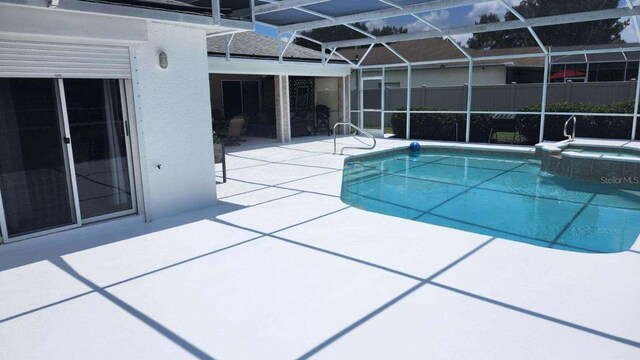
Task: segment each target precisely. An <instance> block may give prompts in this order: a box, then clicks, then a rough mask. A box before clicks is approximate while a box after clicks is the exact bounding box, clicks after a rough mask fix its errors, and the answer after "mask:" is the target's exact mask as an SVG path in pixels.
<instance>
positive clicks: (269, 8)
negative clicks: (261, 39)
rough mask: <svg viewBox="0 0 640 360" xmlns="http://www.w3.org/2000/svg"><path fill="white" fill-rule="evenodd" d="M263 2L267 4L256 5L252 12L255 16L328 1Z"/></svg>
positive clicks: (292, 0)
mask: <svg viewBox="0 0 640 360" xmlns="http://www.w3.org/2000/svg"><path fill="white" fill-rule="evenodd" d="M263 1H266V2H269V4H264V5H256V6H255V7H254V10H253V13H254V14H255V15H263V14H268V13H272V12H276V11H282V10H288V9H295V8H297V7H300V6H308V5H314V4H320V3H323V2H327V1H330V0H282V1H269V0H263Z"/></svg>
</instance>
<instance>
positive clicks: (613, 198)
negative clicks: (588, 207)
mask: <svg viewBox="0 0 640 360" xmlns="http://www.w3.org/2000/svg"><path fill="white" fill-rule="evenodd" d="M591 204H594V205H600V206H609V207H616V208H624V209H631V210H640V191H633V190H626V189H611V190H610V191H609V192H607V193H601V194H597V195H596V197H595V198H594V199H593V201H591Z"/></svg>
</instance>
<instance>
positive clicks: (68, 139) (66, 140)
mask: <svg viewBox="0 0 640 360" xmlns="http://www.w3.org/2000/svg"><path fill="white" fill-rule="evenodd" d="M62 141H63V142H64V143H65V144H71V139H70V138H68V137H66V136H65V137H64V138H62Z"/></svg>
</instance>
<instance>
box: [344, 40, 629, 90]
mask: <svg viewBox="0 0 640 360" xmlns="http://www.w3.org/2000/svg"><path fill="white" fill-rule="evenodd" d="M391 46H392V47H393V48H394V49H395V50H396V51H397V52H398V53H400V54H401V55H402V56H403V57H405V58H406V59H407V60H409V61H411V62H412V63H419V62H432V63H431V64H429V65H414V66H413V67H412V84H413V87H422V86H426V87H439V86H457V85H463V84H465V83H467V82H468V75H469V73H468V69H469V67H468V65H467V63H465V62H458V63H446V61H447V60H451V59H460V60H464V59H465V56H464V55H463V54H462V52H461V51H460V50H459V49H458V48H457V47H456V46H455V45H453V44H452V43H451V42H449V41H445V40H441V39H424V40H413V41H405V42H400V43H396V44H392V45H391ZM615 46H616V47H625V46H632V45H626V44H619V45H615ZM601 47H602V46H599V47H597V48H601ZM584 48H586V49H588V48H596V47H595V46H592V47H582V48H581V49H584ZM576 49H577V48H553V49H551V51H552V53H553V51H566V50H576ZM366 50H367V49H366V48H358V49H344V50H342V51H341V53H342V54H343V55H344V56H345V57H347V58H348V59H350V60H352V61H358V60H360V59H361V58H362V56H364V54H365V52H366ZM466 51H468V53H469V55H471V56H473V57H493V58H494V60H478V61H476V62H475V64H474V75H473V84H474V85H477V86H481V85H504V84H512V83H517V84H527V83H541V82H542V81H543V77H544V58H543V57H531V58H517V57H513V56H517V55H520V54H541V55H542V53H541V50H540V48H538V47H524V48H509V49H492V50H473V49H466ZM500 57H504V58H500ZM495 58H497V59H495ZM638 60H640V54H638V53H637V52H625V53H624V54H623V53H622V52H619V53H610V54H591V55H589V56H588V57H585V56H583V55H572V56H557V57H552V60H551V68H550V72H549V77H550V79H549V81H550V82H567V81H573V82H602V81H629V80H632V79H635V78H637V75H638ZM439 61H441V62H442V63H438V62H439ZM402 63H403V62H402V61H401V60H400V59H399V58H398V57H397V56H396V55H394V54H393V53H392V52H391V51H389V50H387V49H386V48H384V47H381V46H377V47H374V48H373V49H372V50H371V52H370V53H369V54H368V55H367V57H366V58H365V60H364V62H363V64H362V65H364V66H372V67H375V66H376V65H380V66H382V65H389V64H402ZM364 75H365V76H369V75H373V76H376V75H380V71H376V70H369V71H365V72H364ZM385 75H386V86H391V87H400V88H406V86H407V73H406V67H393V66H391V67H388V68H387V71H386V74H385ZM380 85H381V84H378V87H379V86H380ZM352 86H355V83H352ZM367 86H368V88H369V89H371V88H375V87H376V86H375V84H374V83H369V84H368V85H367ZM365 88H367V87H365Z"/></svg>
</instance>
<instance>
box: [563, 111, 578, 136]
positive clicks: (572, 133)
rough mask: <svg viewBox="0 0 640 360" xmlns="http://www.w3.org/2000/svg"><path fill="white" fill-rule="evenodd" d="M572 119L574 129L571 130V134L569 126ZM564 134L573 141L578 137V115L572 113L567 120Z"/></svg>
mask: <svg viewBox="0 0 640 360" xmlns="http://www.w3.org/2000/svg"><path fill="white" fill-rule="evenodd" d="M571 120H573V131H572V132H571V135H569V134H568V133H567V126H569V123H570V122H571ZM563 133H564V136H566V137H567V139H569V141H573V140H575V139H576V116H575V115H572V116H571V117H570V118H569V120H567V122H565V123H564V130H563Z"/></svg>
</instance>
